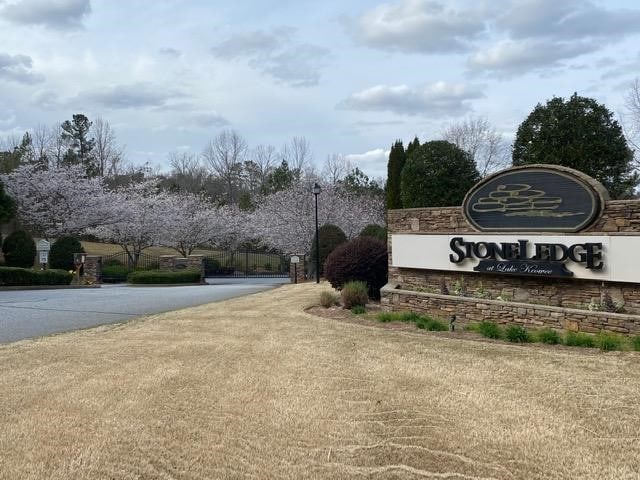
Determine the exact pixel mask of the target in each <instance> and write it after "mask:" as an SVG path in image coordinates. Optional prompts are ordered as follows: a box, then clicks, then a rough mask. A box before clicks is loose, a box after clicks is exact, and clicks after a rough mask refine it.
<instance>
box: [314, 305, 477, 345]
mask: <svg viewBox="0 0 640 480" xmlns="http://www.w3.org/2000/svg"><path fill="white" fill-rule="evenodd" d="M305 311H306V312H307V313H310V314H312V315H315V316H317V317H323V318H331V319H333V320H340V321H341V322H345V323H352V324H355V325H362V326H366V327H375V328H382V329H384V330H395V331H402V332H413V333H424V334H427V333H429V334H435V335H438V336H441V337H447V338H466V339H478V340H480V339H482V340H484V337H482V336H481V335H478V334H476V333H473V332H464V331H455V332H429V331H427V330H421V329H419V328H418V327H416V325H415V324H413V323H407V322H387V323H384V322H379V321H378V320H376V319H375V318H372V316H375V315H376V314H377V313H378V312H381V311H382V308H381V307H380V304H377V303H370V304H368V305H367V313H366V314H362V315H355V314H353V313H351V311H350V310H346V309H344V308H342V307H337V306H336V307H329V308H324V307H322V306H320V305H316V306H314V307H309V308H307V309H305ZM487 340H488V339H487Z"/></svg>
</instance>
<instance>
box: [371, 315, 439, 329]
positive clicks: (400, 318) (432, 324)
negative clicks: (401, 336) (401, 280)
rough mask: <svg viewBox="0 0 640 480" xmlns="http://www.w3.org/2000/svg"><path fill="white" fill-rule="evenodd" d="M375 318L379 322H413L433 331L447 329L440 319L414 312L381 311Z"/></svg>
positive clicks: (419, 326) (421, 327)
mask: <svg viewBox="0 0 640 480" xmlns="http://www.w3.org/2000/svg"><path fill="white" fill-rule="evenodd" d="M377 319H378V321H379V322H383V323H388V322H406V323H415V324H416V326H417V327H418V328H420V329H422V330H429V331H433V332H441V331H444V330H448V327H447V326H446V325H445V324H444V323H443V322H441V321H440V320H436V319H434V318H431V317H428V316H426V315H420V314H418V313H416V312H381V313H379V314H378V316H377Z"/></svg>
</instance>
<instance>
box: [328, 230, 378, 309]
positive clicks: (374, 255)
mask: <svg viewBox="0 0 640 480" xmlns="http://www.w3.org/2000/svg"><path fill="white" fill-rule="evenodd" d="M388 263H389V259H388V257H387V244H386V243H383V242H381V241H380V240H378V239H376V238H373V237H356V238H354V239H353V240H351V241H350V242H348V243H345V244H344V245H340V246H339V247H338V248H336V249H335V250H334V251H333V252H331V254H330V255H329V256H328V257H327V261H326V262H325V268H324V275H325V277H326V279H327V280H329V282H331V286H333V288H336V289H341V288H342V286H343V285H344V284H345V283H347V282H349V281H352V280H359V281H362V282H365V283H366V284H367V286H368V291H369V296H370V297H371V298H375V299H379V298H380V289H381V288H382V287H383V286H384V285H385V284H386V283H387V269H388Z"/></svg>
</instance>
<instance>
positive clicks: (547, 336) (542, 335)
mask: <svg viewBox="0 0 640 480" xmlns="http://www.w3.org/2000/svg"><path fill="white" fill-rule="evenodd" d="M536 340H537V341H538V342H541V343H546V344H547V345H557V344H559V343H562V339H561V338H560V334H559V333H558V332H556V331H555V330H553V329H552V328H543V329H541V330H538V331H537V332H536Z"/></svg>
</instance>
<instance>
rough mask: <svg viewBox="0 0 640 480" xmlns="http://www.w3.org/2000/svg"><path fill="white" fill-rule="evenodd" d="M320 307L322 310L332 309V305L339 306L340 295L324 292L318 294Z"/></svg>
mask: <svg viewBox="0 0 640 480" xmlns="http://www.w3.org/2000/svg"><path fill="white" fill-rule="evenodd" d="M320 305H322V306H323V307H324V308H329V307H333V306H334V305H340V295H338V294H337V293H336V292H330V291H328V290H325V291H324V292H320Z"/></svg>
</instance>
